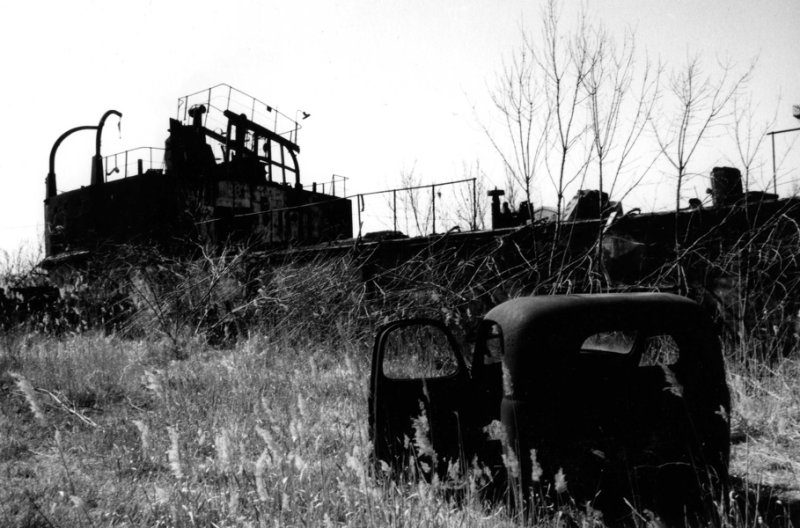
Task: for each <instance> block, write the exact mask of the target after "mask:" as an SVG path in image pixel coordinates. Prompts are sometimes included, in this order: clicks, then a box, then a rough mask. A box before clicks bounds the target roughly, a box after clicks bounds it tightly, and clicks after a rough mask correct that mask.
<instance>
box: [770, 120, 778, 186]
mask: <svg viewBox="0 0 800 528" xmlns="http://www.w3.org/2000/svg"><path fill="white" fill-rule="evenodd" d="M770 137H772V192H773V193H775V194H778V173H777V171H778V169H777V168H776V166H775V134H770Z"/></svg>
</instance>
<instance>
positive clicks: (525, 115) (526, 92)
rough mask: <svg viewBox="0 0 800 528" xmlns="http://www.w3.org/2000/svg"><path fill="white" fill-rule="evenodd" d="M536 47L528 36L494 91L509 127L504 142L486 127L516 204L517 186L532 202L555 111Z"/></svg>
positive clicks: (509, 198)
mask: <svg viewBox="0 0 800 528" xmlns="http://www.w3.org/2000/svg"><path fill="white" fill-rule="evenodd" d="M533 50H534V47H533V45H532V43H531V42H530V41H528V40H527V39H526V40H525V44H524V45H523V47H522V49H521V50H520V51H519V52H518V53H517V54H515V55H514V56H513V57H512V59H511V61H510V63H507V64H506V65H505V66H504V68H503V72H502V73H501V74H500V77H499V82H498V86H497V87H496V88H495V90H494V91H493V92H492V93H491V99H492V103H493V105H494V108H495V110H496V111H497V112H498V113H499V114H500V117H501V120H502V122H503V127H504V129H505V136H503V141H501V140H500V139H499V136H496V135H494V134H493V133H491V132H490V131H489V129H488V128H487V127H486V126H485V125H484V126H483V130H484V132H485V133H486V136H487V137H488V139H489V141H490V142H491V144H492V146H493V147H494V149H495V150H496V151H497V153H498V154H499V155H500V159H501V160H502V162H503V166H504V168H505V172H506V180H507V185H506V186H507V192H508V200H509V202H510V203H511V204H512V205H514V204H516V202H515V199H516V192H515V191H516V188H517V185H519V186H521V187H522V191H523V193H524V195H525V198H526V200H527V202H528V203H529V204H530V203H531V182H532V181H533V178H534V173H535V170H536V169H537V167H538V165H539V162H540V161H541V156H542V154H543V152H544V149H545V147H546V144H547V139H548V135H547V134H548V130H549V125H550V116H551V113H550V111H549V107H548V106H547V104H546V100H545V97H544V89H543V87H542V86H541V85H540V81H539V79H540V76H539V75H538V74H539V71H538V64H537V61H536V60H535V56H534V51H533ZM509 184H510V185H509Z"/></svg>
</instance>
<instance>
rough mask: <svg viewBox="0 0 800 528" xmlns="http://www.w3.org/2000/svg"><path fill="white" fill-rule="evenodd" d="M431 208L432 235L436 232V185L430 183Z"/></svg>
mask: <svg viewBox="0 0 800 528" xmlns="http://www.w3.org/2000/svg"><path fill="white" fill-rule="evenodd" d="M431 209H432V211H433V231H432V232H431V234H432V235H435V234H436V185H431Z"/></svg>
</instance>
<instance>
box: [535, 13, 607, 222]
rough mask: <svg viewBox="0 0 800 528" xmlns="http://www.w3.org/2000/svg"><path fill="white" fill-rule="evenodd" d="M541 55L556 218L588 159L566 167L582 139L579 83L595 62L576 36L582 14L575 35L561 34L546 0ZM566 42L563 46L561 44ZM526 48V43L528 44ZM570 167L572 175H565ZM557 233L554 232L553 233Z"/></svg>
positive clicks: (548, 166)
mask: <svg viewBox="0 0 800 528" xmlns="http://www.w3.org/2000/svg"><path fill="white" fill-rule="evenodd" d="M543 18H544V31H543V35H542V36H543V41H544V42H543V48H544V50H545V51H544V55H543V57H541V58H540V60H539V63H538V64H539V67H540V69H541V72H542V73H543V74H544V78H545V83H544V87H545V97H546V104H547V107H548V108H549V112H550V113H551V114H552V117H551V119H552V123H553V128H554V135H555V137H554V139H553V143H554V148H555V150H556V163H555V167H553V166H552V165H551V163H550V159H549V156H545V167H546V169H547V173H548V176H549V177H550V180H551V182H552V183H553V185H554V186H555V189H556V196H557V204H556V211H557V216H558V218H561V213H562V210H563V207H564V191H565V189H566V187H567V186H568V185H569V184H571V183H573V182H574V181H575V180H577V179H578V178H579V177H581V176H585V174H586V168H587V166H588V164H589V161H590V157H591V150H590V149H588V150H587V149H586V148H584V151H583V152H582V153H581V154H580V155H579V156H578V159H576V160H574V161H576V162H577V163H575V164H572V165H571V164H570V163H569V161H572V160H569V153H570V151H572V150H573V149H574V147H576V146H578V145H579V141H581V140H582V139H585V133H586V131H587V129H588V126H587V124H586V123H585V122H584V121H583V120H581V119H580V117H581V114H580V113H579V109H580V108H581V106H582V105H583V103H584V102H585V99H586V92H585V90H584V89H583V83H584V80H585V79H586V77H587V76H588V75H589V73H590V72H591V70H592V69H593V68H594V67H595V65H596V62H597V52H596V50H595V49H593V48H590V47H587V46H582V45H581V40H580V37H581V35H583V34H584V32H585V31H586V30H587V23H586V13H585V12H582V13H581V15H580V24H579V29H578V30H577V33H576V34H573V35H569V34H568V35H567V38H566V39H565V38H564V35H563V34H562V33H561V29H560V12H559V10H558V6H557V3H556V0H550V1H549V2H548V4H547V7H546V8H545V11H544V13H543ZM564 41H566V43H567V44H566V45H564V44H562V42H564ZM528 45H530V44H528ZM570 166H573V167H574V170H573V172H572V174H569V173H568V170H569V167H570ZM556 233H558V230H557V231H556Z"/></svg>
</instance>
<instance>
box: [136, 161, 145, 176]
mask: <svg viewBox="0 0 800 528" xmlns="http://www.w3.org/2000/svg"><path fill="white" fill-rule="evenodd" d="M136 172H137V175H139V176H141V175H142V174H144V162H143V161H142V158H139V159H137V160H136Z"/></svg>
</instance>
